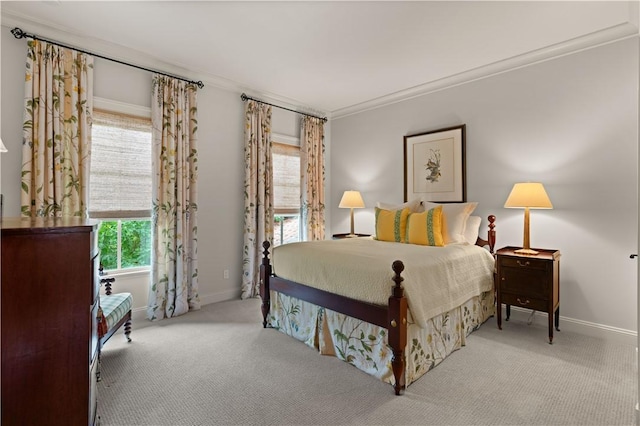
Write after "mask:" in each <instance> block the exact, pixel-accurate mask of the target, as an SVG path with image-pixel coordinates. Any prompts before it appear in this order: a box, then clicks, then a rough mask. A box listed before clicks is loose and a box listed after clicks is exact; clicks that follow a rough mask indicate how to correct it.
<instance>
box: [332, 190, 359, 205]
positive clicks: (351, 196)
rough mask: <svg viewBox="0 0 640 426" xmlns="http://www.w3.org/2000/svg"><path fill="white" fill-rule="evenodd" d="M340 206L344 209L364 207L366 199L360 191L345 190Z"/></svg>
mask: <svg viewBox="0 0 640 426" xmlns="http://www.w3.org/2000/svg"><path fill="white" fill-rule="evenodd" d="M338 207H340V208H342V209H349V208H351V209H362V208H364V201H363V200H362V196H361V195H360V192H359V191H344V194H342V199H341V200H340V204H339V205H338Z"/></svg>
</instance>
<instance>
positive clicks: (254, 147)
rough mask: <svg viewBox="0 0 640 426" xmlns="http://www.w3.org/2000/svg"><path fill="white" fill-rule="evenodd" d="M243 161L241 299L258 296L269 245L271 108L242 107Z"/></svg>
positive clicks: (263, 106) (261, 105)
mask: <svg viewBox="0 0 640 426" xmlns="http://www.w3.org/2000/svg"><path fill="white" fill-rule="evenodd" d="M244 161H245V165H244V176H245V177H244V252H243V258H242V295H241V297H242V298H243V299H245V298H248V297H255V296H257V295H258V290H259V285H258V280H259V274H260V263H261V260H262V243H263V242H264V241H265V240H266V241H269V243H273V191H272V185H273V169H272V162H271V161H272V159H271V107H270V106H268V105H264V104H261V103H258V102H255V101H248V102H247V103H246V106H245V128H244Z"/></svg>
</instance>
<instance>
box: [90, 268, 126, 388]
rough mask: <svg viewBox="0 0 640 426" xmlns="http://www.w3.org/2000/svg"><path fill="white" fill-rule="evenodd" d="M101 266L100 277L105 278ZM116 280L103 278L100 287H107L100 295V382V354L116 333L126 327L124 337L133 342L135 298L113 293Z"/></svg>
mask: <svg viewBox="0 0 640 426" xmlns="http://www.w3.org/2000/svg"><path fill="white" fill-rule="evenodd" d="M103 275H104V274H103V269H102V265H100V276H103ZM115 280H116V279H115V278H101V279H100V285H101V286H102V285H104V286H105V294H101V295H100V308H99V309H98V337H99V339H100V343H99V346H98V373H97V375H98V381H99V380H100V368H99V364H100V353H101V352H102V347H103V346H104V344H105V343H106V341H107V340H109V338H110V337H111V336H113V335H114V334H115V332H116V331H118V330H119V329H120V327H122V326H123V325H124V336H125V337H126V339H127V342H129V343H130V342H131V336H130V335H131V307H132V305H133V297H132V296H131V293H113V291H112V288H111V287H112V285H113V283H114V281H115Z"/></svg>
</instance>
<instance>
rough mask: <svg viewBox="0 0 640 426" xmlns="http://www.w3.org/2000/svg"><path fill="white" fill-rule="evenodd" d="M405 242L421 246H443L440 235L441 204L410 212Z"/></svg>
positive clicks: (442, 239)
mask: <svg viewBox="0 0 640 426" xmlns="http://www.w3.org/2000/svg"><path fill="white" fill-rule="evenodd" d="M405 242H406V243H409V244H420V245H423V246H436V247H442V246H444V238H443V236H442V206H438V207H435V208H433V209H430V210H427V211H425V212H422V213H411V214H410V215H409V217H408V218H407V236H406V238H405Z"/></svg>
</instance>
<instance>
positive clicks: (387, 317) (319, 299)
mask: <svg viewBox="0 0 640 426" xmlns="http://www.w3.org/2000/svg"><path fill="white" fill-rule="evenodd" d="M262 247H263V249H264V251H263V258H262V264H261V265H260V297H261V298H262V318H263V321H262V326H263V327H265V328H266V327H267V325H268V316H269V310H270V307H271V293H270V290H274V291H277V292H279V293H282V294H286V295H288V296H291V297H295V298H297V299H300V300H304V301H306V302H309V303H311V304H314V305H317V306H321V307H324V308H326V309H329V310H332V311H335V312H339V313H341V314H344V315H348V316H350V317H353V318H357V319H360V320H362V321H365V322H368V323H370V324H374V325H377V326H380V327H383V328H386V329H387V330H388V342H387V343H388V344H389V346H390V347H391V349H392V351H393V359H392V361H391V365H392V369H393V375H394V377H395V382H396V384H395V386H394V388H395V392H396V395H400V394H401V393H402V391H404V389H405V377H404V370H405V354H404V350H405V347H406V346H407V298H406V296H405V295H404V288H403V287H402V281H403V278H402V277H401V276H400V274H401V273H402V271H403V270H404V264H403V263H402V262H401V261H399V260H396V261H395V262H393V265H392V269H393V271H394V273H395V275H394V277H393V278H392V279H393V281H394V282H395V285H394V286H393V290H392V294H391V296H390V297H389V304H388V305H387V306H385V305H376V304H373V303H368V302H363V301H360V300H355V299H351V298H348V297H345V296H341V295H338V294H333V293H329V292H327V291H324V290H320V289H317V288H313V287H309V286H306V285H304V284H300V283H296V282H294V281H290V280H286V279H283V278H280V277H277V276H275V275H273V274H272V272H271V262H270V261H269V247H270V244H269V242H267V241H265V242H264V243H262Z"/></svg>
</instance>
